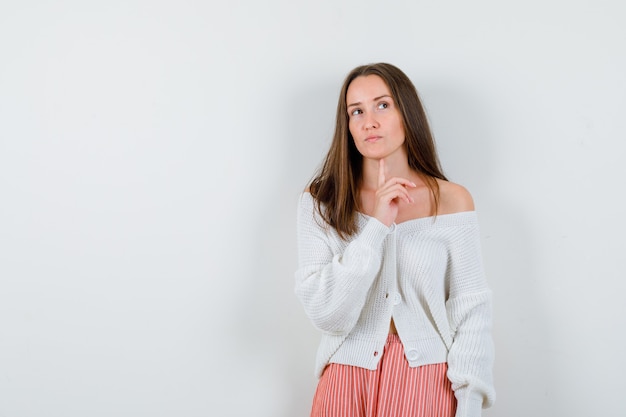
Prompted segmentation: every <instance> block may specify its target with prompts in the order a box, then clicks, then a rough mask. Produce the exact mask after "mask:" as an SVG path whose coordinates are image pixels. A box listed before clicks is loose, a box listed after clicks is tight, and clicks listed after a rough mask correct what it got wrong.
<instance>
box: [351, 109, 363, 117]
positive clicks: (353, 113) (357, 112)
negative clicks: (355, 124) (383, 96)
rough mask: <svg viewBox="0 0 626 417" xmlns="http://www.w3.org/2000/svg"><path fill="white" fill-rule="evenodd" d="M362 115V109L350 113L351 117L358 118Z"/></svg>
mask: <svg viewBox="0 0 626 417" xmlns="http://www.w3.org/2000/svg"><path fill="white" fill-rule="evenodd" d="M361 113H363V112H362V111H361V109H354V110H352V113H350V116H358V115H359V114H361Z"/></svg>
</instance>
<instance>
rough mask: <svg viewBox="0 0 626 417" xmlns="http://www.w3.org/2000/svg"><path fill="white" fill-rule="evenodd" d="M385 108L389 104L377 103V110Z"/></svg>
mask: <svg viewBox="0 0 626 417" xmlns="http://www.w3.org/2000/svg"><path fill="white" fill-rule="evenodd" d="M387 107H389V104H387V103H378V108H379V109H386V108H387Z"/></svg>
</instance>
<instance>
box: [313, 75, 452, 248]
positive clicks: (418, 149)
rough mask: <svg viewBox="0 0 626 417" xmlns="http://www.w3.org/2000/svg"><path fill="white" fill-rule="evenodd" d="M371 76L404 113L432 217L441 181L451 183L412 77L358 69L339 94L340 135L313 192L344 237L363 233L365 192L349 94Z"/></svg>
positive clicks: (409, 149) (410, 152)
mask: <svg viewBox="0 0 626 417" xmlns="http://www.w3.org/2000/svg"><path fill="white" fill-rule="evenodd" d="M368 75H377V76H379V77H380V78H382V79H383V81H384V82H385V83H386V84H387V86H388V87H389V90H390V92H391V96H392V98H393V100H394V102H395V103H396V105H397V107H398V109H399V110H400V114H401V118H402V123H403V126H404V132H405V140H404V146H405V147H406V150H407V155H408V164H409V167H411V169H413V170H414V171H415V172H417V173H418V174H419V175H420V176H421V177H422V178H423V179H424V182H425V183H426V185H427V186H428V188H429V189H430V192H431V195H432V197H433V201H434V203H435V204H434V207H433V213H432V214H435V215H436V213H437V209H438V206H439V185H438V183H437V180H436V179H442V180H446V177H445V176H444V174H443V172H442V169H441V165H440V163H439V157H438V156H437V150H436V148H435V141H434V139H433V135H432V133H431V130H430V127H429V125H428V120H427V118H426V113H425V111H424V108H423V106H422V103H421V101H420V99H419V95H418V93H417V90H416V89H415V86H414V85H413V83H412V82H411V80H410V79H409V77H407V76H406V74H404V72H402V71H401V70H400V69H399V68H397V67H395V66H394V65H391V64H387V63H376V64H368V65H362V66H359V67H356V68H355V69H353V70H352V71H350V73H349V74H348V76H347V77H346V79H345V81H344V83H343V86H342V88H341V92H340V94H339V101H338V103H337V116H336V125H335V133H334V136H333V140H332V143H331V145H330V149H329V150H328V154H327V155H326V157H325V159H324V161H323V162H322V164H321V166H320V168H319V170H318V172H317V173H316V174H315V176H314V178H313V179H312V180H311V182H310V184H309V187H308V189H309V192H310V193H311V196H312V197H313V198H314V200H315V201H316V206H317V211H318V212H319V214H320V215H321V216H322V219H324V221H325V222H326V223H328V224H329V225H330V226H331V227H333V228H334V229H335V230H336V231H337V233H338V234H339V236H341V237H342V238H347V237H349V236H351V235H353V234H354V233H356V231H357V222H356V215H357V212H358V211H360V210H361V207H360V197H359V189H360V186H361V182H362V175H361V174H362V169H363V157H362V156H361V154H360V153H359V151H358V150H357V148H356V145H355V144H354V139H353V137H352V134H351V133H350V129H349V128H348V122H349V115H348V110H347V103H346V95H347V92H348V87H349V86H350V84H351V83H352V81H353V80H354V79H355V78H357V77H361V76H368Z"/></svg>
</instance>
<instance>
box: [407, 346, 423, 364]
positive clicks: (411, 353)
mask: <svg viewBox="0 0 626 417" xmlns="http://www.w3.org/2000/svg"><path fill="white" fill-rule="evenodd" d="M419 357H420V353H419V351H418V350H417V349H408V350H407V351H406V358H407V359H408V360H410V361H416V360H417V358H419Z"/></svg>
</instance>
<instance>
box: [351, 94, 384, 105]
mask: <svg viewBox="0 0 626 417" xmlns="http://www.w3.org/2000/svg"><path fill="white" fill-rule="evenodd" d="M385 97H389V98H391V96H390V95H389V94H383V95H382V96H378V97H374V99H373V100H372V101H378V100H380V99H381V98H385ZM361 104H362V103H361V102H360V101H358V102H356V103H352V104H348V108H350V107H352V106H360V105H361Z"/></svg>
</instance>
